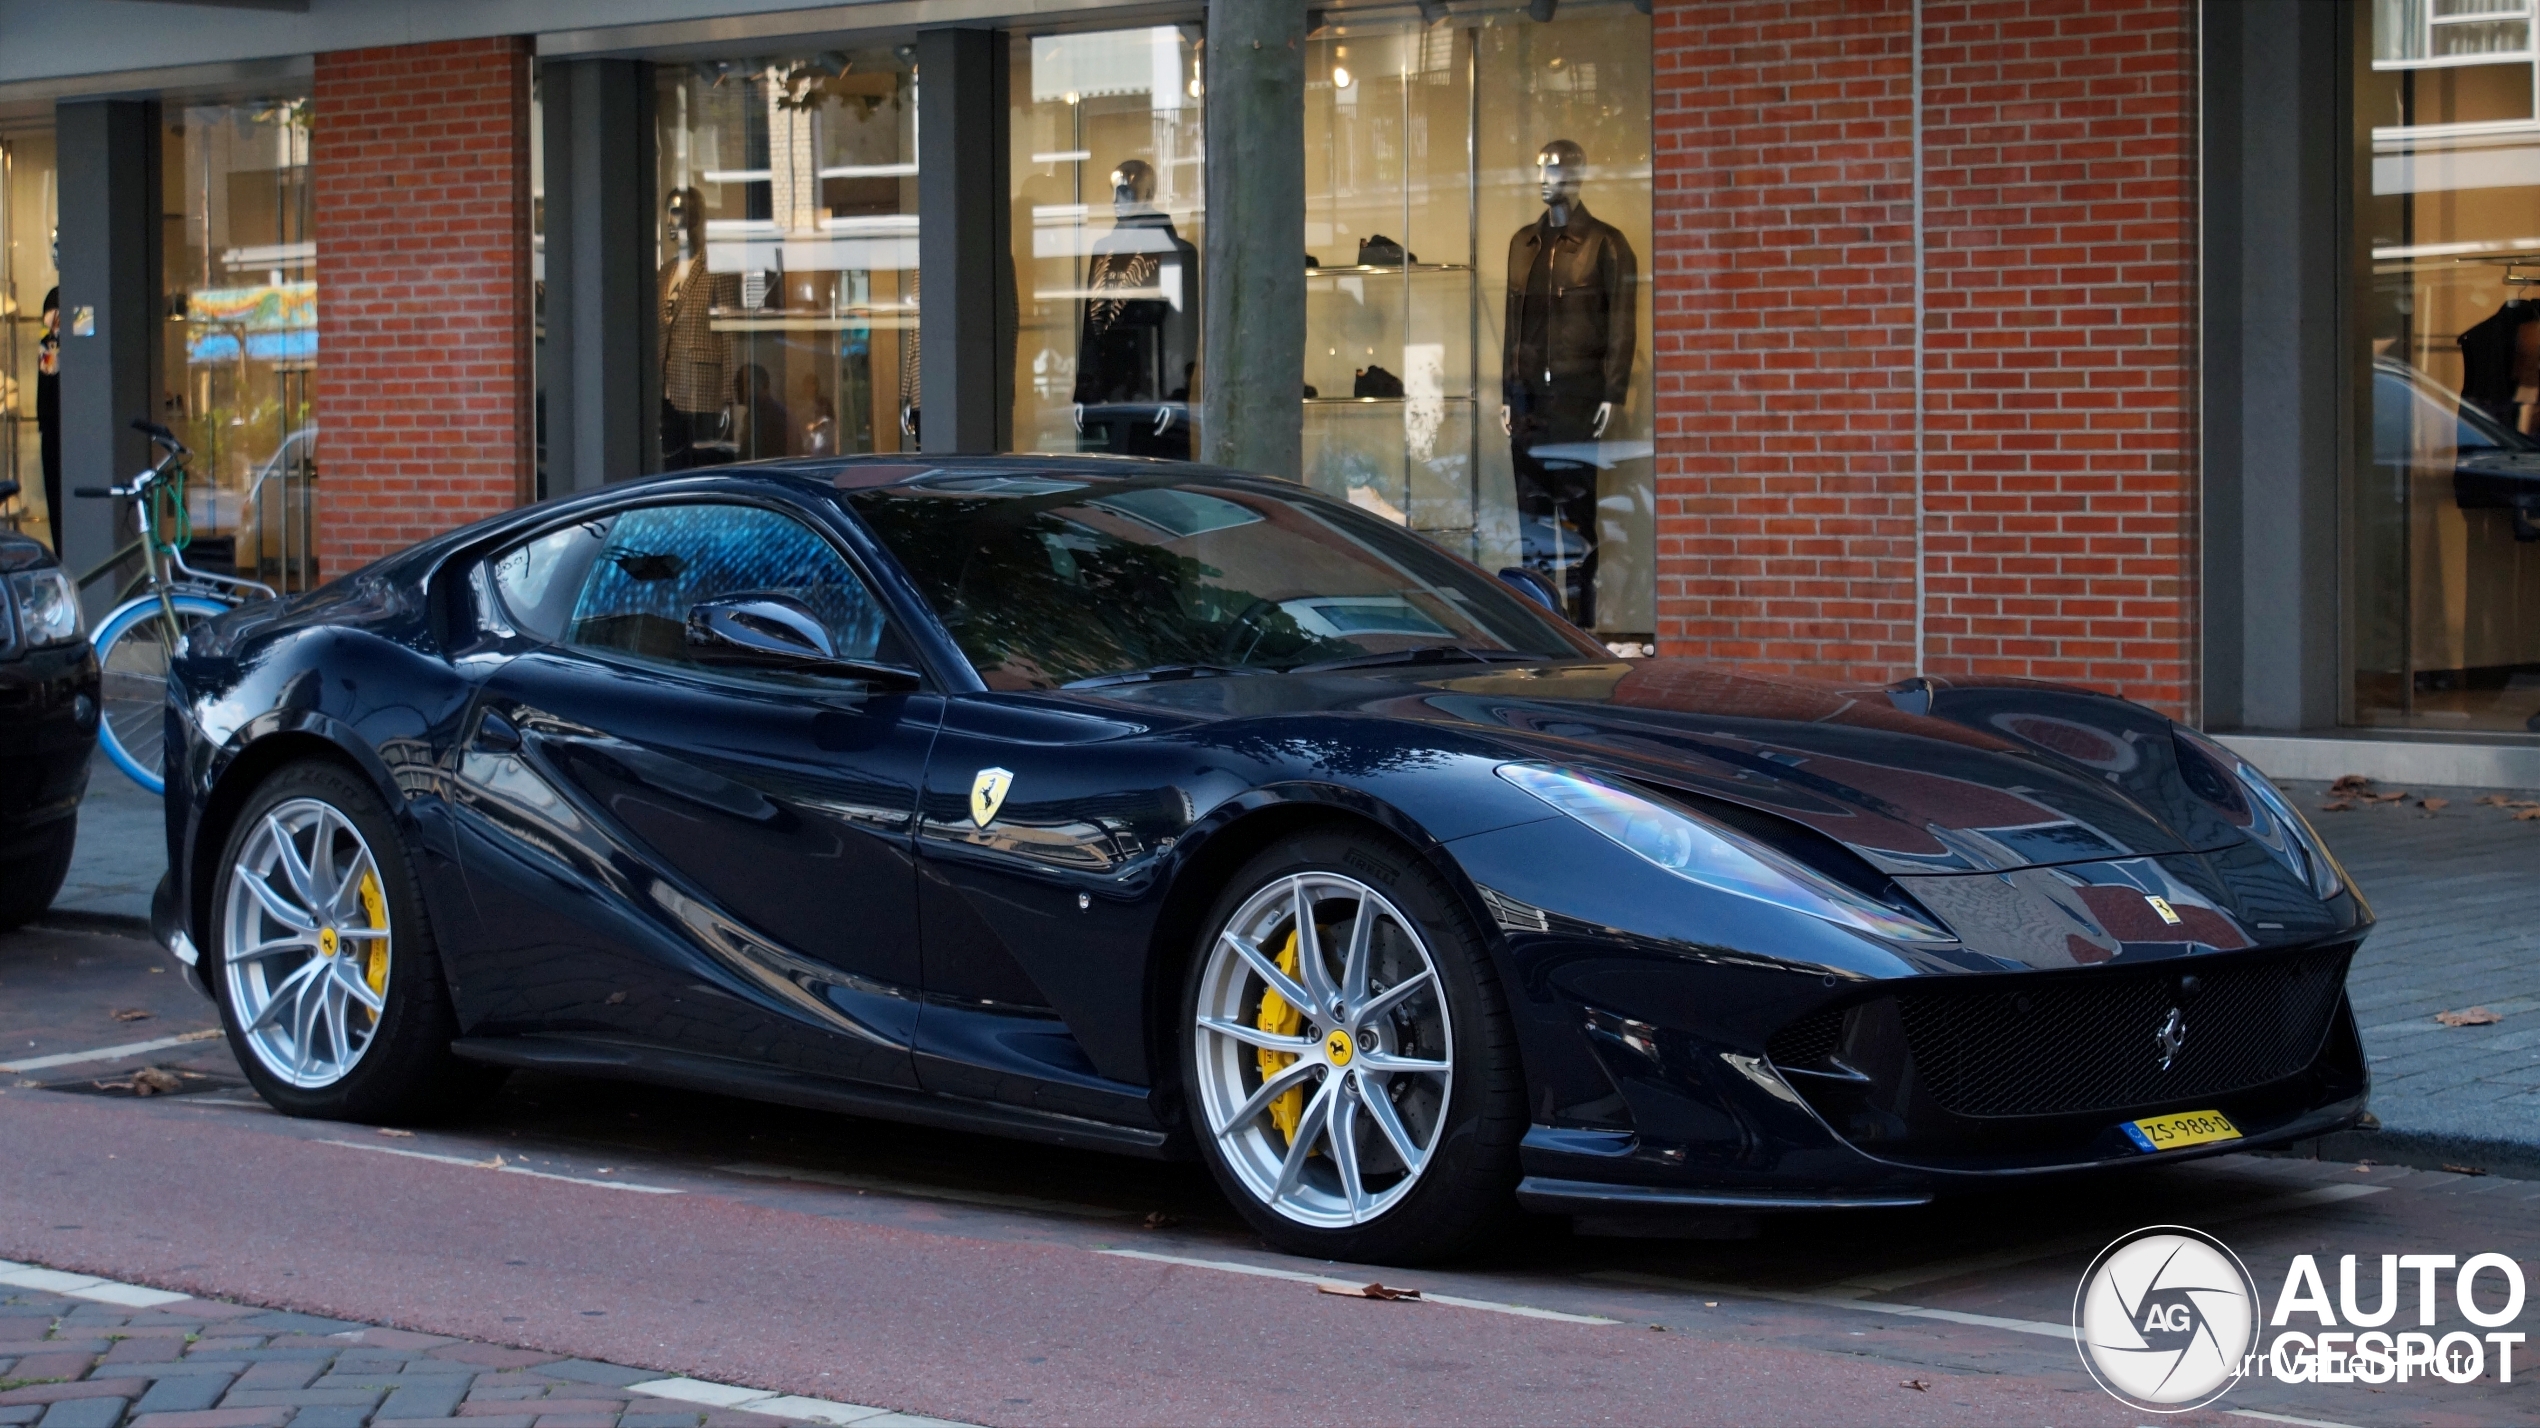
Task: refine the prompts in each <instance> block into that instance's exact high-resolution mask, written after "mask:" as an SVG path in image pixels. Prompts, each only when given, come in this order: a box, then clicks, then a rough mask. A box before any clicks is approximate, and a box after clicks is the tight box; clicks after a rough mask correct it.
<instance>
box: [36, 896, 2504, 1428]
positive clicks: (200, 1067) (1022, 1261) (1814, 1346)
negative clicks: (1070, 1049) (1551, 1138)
mask: <svg viewBox="0 0 2540 1428" xmlns="http://www.w3.org/2000/svg"><path fill="white" fill-rule="evenodd" d="M159 965H160V962H159V954H157V953H156V952H155V951H154V950H153V949H151V948H149V947H148V946H146V945H145V944H142V943H139V942H135V941H131V940H128V939H124V938H120V937H116V936H111V935H105V934H100V933H92V932H71V931H45V930H34V931H25V932H20V933H16V934H7V935H0V1063H6V1064H11V1065H16V1064H22V1063H24V1062H26V1061H28V1060H31V1059H37V1058H44V1057H51V1056H59V1055H64V1054H73V1053H77V1052H80V1051H83V1050H88V1049H92V1048H98V1047H110V1046H117V1045H124V1044H130V1043H135V1042H145V1041H151V1040H159V1039H165V1038H171V1037H175V1036H178V1035H182V1034H184V1033H188V1032H192V1031H197V1030H201V1029H207V1028H210V1027H211V1026H212V1025H213V1019H212V1017H211V1013H210V1008H209V1006H208V1005H207V1004H205V1003H203V1002H201V1001H200V1000H199V999H197V998H195V997H194V996H193V994H192V993H191V992H190V991H188V990H187V989H186V988H185V986H184V985H183V983H182V981H181V979H180V978H178V977H177V976H176V975H174V974H173V973H172V972H167V971H160V970H154V969H155V968H157V967H159ZM134 1013H146V1015H144V1016H134V1015H132V1014H134ZM118 1014H121V1018H120V1019H119V1016H118ZM144 1065H157V1066H161V1067H165V1068H170V1069H173V1070H176V1071H178V1072H180V1073H191V1074H190V1075H181V1077H180V1080H181V1081H182V1084H183V1088H184V1089H183V1090H182V1091H181V1092H180V1093H178V1094H171V1095H160V1096H153V1097H149V1098H135V1097H133V1096H131V1095H130V1094H129V1093H128V1090H123V1089H120V1088H123V1087H126V1086H128V1082H129V1077H130V1074H131V1072H132V1071H133V1070H134V1069H135V1068H137V1067H140V1066H144ZM657 1192H676V1193H657ZM2535 1205H2540V1183H2534V1182H2529V1181H2523V1180H2514V1179H2507V1178H2504V1177H2501V1176H2464V1175H2458V1174H2448V1173H2439V1172H2426V1171H2417V1170H2407V1169H2401V1168H2395V1167H2380V1166H2363V1167H2358V1166H2355V1165H2353V1164H2350V1163H2345V1162H2318V1161H2299V1160H2287V1159H2270V1158H2260V1157H2255V1156H2234V1157H2226V1158H2222V1159H2218V1160H2214V1161H2208V1162H2204V1163H2201V1164H2197V1165H2191V1166H2178V1167H2172V1168H2169V1169H2165V1170H2159V1171H2150V1172H2144V1173H2137V1174H2132V1175H2125V1176H2119V1177H2114V1178H2101V1179H2097V1180H2089V1181H2057V1182H2053V1183H2049V1184H2042V1185H2038V1186H2036V1187H2033V1188H2029V1189H2026V1190H2023V1191H2020V1192H2017V1193H2007V1194H2001V1195H1994V1196H1988V1197H1985V1198H1982V1199H1977V1200H1969V1201H1962V1202H1956V1203H1950V1204H1945V1205H1942V1206H1938V1207H1933V1208H1930V1209H1925V1210H1918V1211H1911V1212H1877V1213H1863V1214H1858V1215H1851V1216H1846V1217H1842V1218H1818V1219H1807V1220H1783V1221H1777V1222H1767V1223H1766V1224H1765V1226H1764V1228H1763V1231H1762V1233H1761V1234H1760V1235H1759V1236H1758V1237H1757V1238H1754V1239H1750V1240H1744V1241H1730V1242H1651V1241H1620V1240H1605V1239H1585V1238H1579V1237H1576V1236H1573V1235H1571V1234H1570V1233H1568V1232H1567V1231H1566V1230H1565V1229H1563V1228H1561V1227H1559V1226H1556V1225H1549V1224H1546V1225H1540V1226H1534V1227H1530V1228H1528V1229H1527V1230H1526V1231H1524V1232H1522V1233H1520V1234H1517V1235H1514V1236H1511V1237H1510V1238H1509V1240H1508V1241H1507V1242H1505V1243H1503V1244H1500V1245H1497V1246H1494V1247H1493V1248H1492V1250H1491V1251H1490V1253H1488V1254H1487V1255H1485V1256H1483V1257H1481V1258H1479V1259H1477V1260H1476V1261H1474V1262H1472V1263H1469V1264H1465V1265H1461V1266H1457V1267H1455V1268H1454V1269H1451V1270H1421V1271H1416V1272H1415V1271H1404V1270H1392V1269H1384V1270H1379V1269H1373V1268H1369V1267H1365V1266H1336V1265H1330V1264H1325V1263H1320V1262H1302V1261H1296V1260H1292V1259H1288V1258H1286V1257H1283V1256H1280V1255H1277V1254H1274V1253H1271V1252H1269V1251H1267V1250H1266V1249H1264V1248H1263V1247H1262V1246H1261V1245H1260V1243H1259V1242H1258V1241H1257V1240H1255V1239H1253V1238H1252V1237H1251V1236H1250V1235H1249V1234H1247V1233H1246V1232H1245V1231H1244V1230H1243V1228H1242V1226H1241V1224H1240V1222H1238V1221H1237V1220H1236V1218H1235V1217H1234V1215H1233V1214H1232V1213H1231V1211H1229V1210H1228V1209H1227V1208H1226V1207H1225V1205H1224V1204H1223V1203H1222V1202H1221V1201H1219V1199H1218V1198H1217V1196H1216V1193H1215V1191H1214V1189H1213V1188H1212V1187H1211V1185H1210V1184H1209V1183H1208V1181H1207V1179H1206V1177H1205V1176H1204V1175H1203V1174H1202V1173H1201V1172H1200V1171H1199V1170H1198V1169H1197V1168H1196V1167H1192V1166H1182V1165H1165V1164H1154V1163H1148V1162H1140V1161H1133V1160H1124V1159H1115V1158H1111V1157H1107V1156H1099V1155H1090V1154H1078V1153H1072V1152H1065V1151H1055V1150H1049V1149H1045V1148H1040V1147H1034V1146H1024V1145H1017V1144H1011V1143H1007V1142H1001V1141H994V1140H988V1139H985V1138H980V1137H972V1136H963V1135H952V1134H944V1133H937V1132H930V1131H922V1130H913V1129H910V1128H907V1127H902V1126H896V1125H891V1124H887V1123H881V1122H872V1121H862V1120H857V1119H854V1118H850V1117H843V1116H835V1115H825V1114H819V1113H812V1112H802V1111H793V1110H787V1109H782V1108H770V1107H760V1106H754V1105H750V1104H747V1103H742V1102H736V1101H730V1100H725V1099H720V1098H715V1097H707V1096H697V1095H689V1094H684V1093H676V1092H666V1091H659V1090H653V1089H648V1088H640V1087H628V1086H621V1085H615V1084H611V1083H606V1082H598V1081H585V1080H577V1079H567V1078H561V1077H552V1076H532V1075H523V1076H519V1077H517V1078H515V1079H514V1081H513V1082H512V1083H511V1085H510V1087H509V1088H508V1089H507V1090H506V1092H505V1093H504V1094H503V1096H502V1097H501V1098H500V1100H499V1101H498V1102H497V1103H496V1104H495V1105H494V1106H493V1107H492V1108H490V1109H489V1111H488V1112H487V1113H486V1114H485V1115H484V1116H483V1117H482V1118H480V1119H478V1120H476V1121H473V1122H471V1123H469V1124H467V1125H464V1126H458V1127H452V1128H448V1129H443V1130H430V1131H424V1132H420V1133H418V1134H415V1135H411V1136H390V1135H384V1134H381V1133H379V1132H378V1131H377V1130H376V1128H373V1127H368V1126H348V1125H341V1124H330V1123H322V1122H307V1121H293V1120H289V1119H286V1118H284V1117H281V1116H278V1115H275V1114H272V1113H271V1112H269V1111H267V1110H265V1109H264V1108H263V1107H262V1106H261V1104H260V1103H258V1102H257V1101H256V1100H255V1099H254V1097H253V1096H252V1095H251V1094H250V1093H248V1092H246V1091H245V1090H244V1089H243V1087H242V1086H241V1085H240V1084H239V1083H238V1081H237V1068H236V1065H235V1063H234V1062H233V1061H231V1060H230V1058H229V1054H228V1051H227V1049H226V1047H225V1045H223V1044H221V1043H219V1042H217V1041H196V1042H186V1043H181V1044H179V1045H176V1046H173V1047H169V1048H166V1049H163V1050H159V1051H155V1052H151V1053H146V1054H143V1055H140V1056H135V1057H126V1058H121V1059H115V1060H108V1061H97V1062H78V1063H73V1064H67V1065H56V1066H53V1067H50V1068H44V1069H35V1070H31V1071H27V1072H23V1073H18V1074H0V1258H8V1259H15V1260H22V1261H28V1262H32V1263H39V1264H43V1265H47V1266H51V1267H54V1268H60V1269H69V1270H75V1271H80V1272H83V1273H90V1274H100V1275H107V1276H111V1277H113V1278H117V1279H123V1280H129V1281H134V1282H139V1283H143V1284H149V1285H155V1286H159V1287H163V1288H169V1289H175V1290H180V1291H186V1292H190V1293H197V1294H203V1295H216V1296H221V1297H226V1298H230V1299H235V1300H240V1301H243V1302H246V1303H252V1304H261V1305H268V1306H273V1307H276V1308H288V1309H296V1310H301V1311H304V1312H308V1313H313V1314H321V1315H326V1316H330V1317H333V1318H339V1319H347V1320H358V1321H363V1322H368V1323H377V1324H385V1325H390V1326H394V1327H397V1328H402V1329H408V1330H414V1331H419V1332H423V1333H432V1334H449V1335H458V1336H464V1337H468V1338H474V1339H483V1340H491V1341H495V1342H500V1343H507V1344H516V1345H521V1346H525V1347H530V1348H536V1349H541V1350H545V1351H548V1352H552V1353H561V1354H570V1355H576V1356H580V1357H583V1358H589V1359H602V1360H608V1361H611V1362H615V1363H621V1364H627V1365H632V1366H636V1367H640V1368H646V1369H657V1370H661V1371H663V1372H665V1373H687V1374H693V1375H696V1376H699V1377H704V1378H712V1379H716V1380H720V1381H725V1382H735V1383H742V1384H748V1385H752V1386H755V1387H760V1388H766V1389H771V1390H776V1391H779V1392H786V1393H798V1394H806V1395H811V1396H815V1397H823V1398H834V1399H845V1400H850V1401H854V1402H860V1403H867V1404H878V1405H886V1406H889V1407H893V1408H898V1409H903V1410H907V1411H911V1412H917V1413H924V1414H930V1415H935V1416H940V1417H945V1418H952V1419H961V1420H967V1421H971V1422H978V1423H1061V1422H1092V1421H1101V1422H1171V1423H1182V1422H1230V1423H1249V1422H1278V1423H1322V1422H1331V1423H1342V1422H1347V1423H1352V1424H1368V1423H1388V1422H1404V1423H1413V1422H1417V1423H1428V1422H1440V1423H1447V1422H1456V1423H1462V1422H1475V1423H1495V1422H1633V1423H1694V1422H1716V1423H1736V1424H1756V1423H1924V1422H1936V1423H2135V1422H2141V1421H2143V1420H2144V1418H2145V1417H2146V1415H2143V1414H2140V1413H2136V1412H2133V1411H2130V1410H2127V1409H2125V1408H2123V1407H2122V1406H2121V1405H2119V1404H2118V1403H2116V1402H2115V1401H2113V1400H2111V1399H2109V1398H2108V1397H2106V1396H2104V1395H2103V1394H2102V1393H2101V1391H2100V1390H2099V1389H2098V1388H2097V1387H2096V1386H2095V1385H2094V1384H2093V1383H2092V1381H2091V1380H2090V1379H2089V1378H2088V1377H2087V1376H2086V1375H2085V1373H2084V1372H2083V1371H2082V1369H2081V1367H2080V1365H2079V1362H2078V1360H2077V1358H2076V1356H2075V1353H2074V1349H2073V1346H2072V1344H2071V1343H2070V1341H2069V1338H2068V1337H2066V1336H2064V1335H2063V1334H2061V1333H2060V1332H2059V1326H2061V1325H2064V1324H2067V1323H2069V1319H2070V1315H2071V1309H2072V1303H2073V1293H2074V1288H2075V1284H2076V1281H2077V1279H2078V1277H2079V1275H2080V1273H2081V1271H2082V1270H2083V1269H2084V1268H2085V1267H2086V1265H2087V1264H2088V1263H2089V1261H2090V1259H2091V1257H2092V1256H2093V1255H2094V1254H2095V1253H2096V1251H2097V1250H2098V1249H2099V1248H2100V1247H2101V1246H2102V1245H2104V1244H2105V1243H2106V1242H2107V1241H2108V1240H2110V1239H2111V1238H2113V1237H2115V1236H2116V1235H2118V1234H2121V1233H2123V1232H2124V1231H2126V1230H2129V1229H2133V1228H2135V1227H2138V1226H2141V1225H2146V1224H2157V1223H2173V1224H2185V1225H2192V1226H2197V1227H2199V1228H2203V1229H2206V1230H2209V1231H2211V1232H2213V1233H2215V1234H2217V1235H2219V1236H2220V1237H2222V1238H2223V1239H2224V1240H2225V1241H2226V1242H2228V1243H2229V1244H2230V1245H2231V1247H2232V1248H2233V1249H2234V1250H2236V1251H2237V1252H2238V1253H2239V1254H2240V1256H2241V1257H2242V1259H2243V1260H2244V1261H2246V1263H2247V1264H2248V1266H2249V1268H2250V1270H2251V1271H2252V1273H2253V1275H2254V1276H2255V1278H2256V1280H2257V1282H2258V1285H2259V1288H2260V1291H2261V1294H2262V1296H2263V1297H2265V1298H2267V1299H2269V1300H2272V1298H2273V1297H2274V1295H2275V1293H2276V1290H2277V1286H2278V1285H2279V1284H2280V1283H2281V1282H2282V1281H2283V1278H2284V1275H2285V1273H2286V1269H2287V1265H2288V1262H2289V1259H2290V1257H2291V1256H2292V1255H2295V1254H2300V1253H2309V1254H2314V1255H2318V1256H2321V1263H2322V1264H2323V1265H2324V1266H2325V1267H2326V1273H2327V1278H2328V1281H2329V1285H2328V1288H2329V1293H2330V1294H2331V1295H2332V1296H2334V1295H2335V1293H2336V1292H2337V1285H2336V1278H2337V1275H2336V1260H2335V1256H2337V1255H2340V1254H2346V1253H2354V1254H2359V1255H2363V1256H2366V1259H2367V1263H2369V1262H2370V1261H2371V1260H2373V1259H2375V1258H2377V1257H2378V1256H2379V1255H2380V1254H2383V1253H2396V1254H2409V1253H2437V1254H2452V1255H2455V1256H2457V1257H2459V1258H2461V1259H2467V1258H2468V1257H2469V1256H2470V1255H2473V1254H2477V1253H2481V1252H2485V1251H2491V1250H2494V1251H2502V1252H2504V1253H2506V1254H2509V1255H2511V1256H2513V1257H2514V1258H2516V1259H2517V1260H2519V1261H2521V1262H2522V1263H2523V1264H2524V1266H2525V1269H2526V1274H2527V1275H2529V1274H2531V1273H2532V1272H2533V1270H2534V1269H2535V1268H2540V1227H2536V1226H2535V1217H2534V1215H2533V1213H2532V1212H2533V1209H2534V1207H2535ZM1317 1278H1324V1279H1330V1280H1338V1281H1351V1282H1364V1281H1368V1280H1381V1281H1382V1282H1384V1283H1387V1284H1391V1285H1407V1286H1411V1287H1416V1288H1418V1289H1420V1290H1422V1291H1423V1293H1424V1294H1426V1295H1428V1296H1430V1302H1425V1303H1417V1304H1413V1303H1387V1302H1379V1301H1371V1300H1364V1299H1350V1298H1342V1297H1338V1296H1333V1295H1327V1294H1322V1293H1319V1292H1317V1290H1316V1288H1315V1286H1314V1284H1313V1283H1312V1282H1311V1281H1312V1280H1314V1279H1317ZM2368 1278H2369V1276H2368ZM2444 1289H2445V1292H2444V1294H2443V1295H2442V1296H2441V1298H2442V1300H2443V1302H2441V1303H2439V1304H2437V1305H2436V1306H2435V1307H2436V1309H2437V1310H2438V1314H2437V1318H2438V1320H2439V1322H2438V1323H2437V1324H2436V1326H2435V1327H2434V1328H2433V1330H2432V1332H2434V1333H2436V1334H2437V1335H2440V1334H2442V1333H2445V1332H2448V1331H2450V1330H2452V1329H2460V1328H2468V1327H2470V1326H2469V1325H2468V1324H2466V1323H2465V1322H2462V1321H2461V1319H2460V1314H2459V1311H2458V1309H2457V1308H2456V1307H2455V1306H2454V1305H2453V1304H2452V1303H2451V1302H2450V1295H2449V1285H2448V1283H2447V1284H2446V1285H2445V1286H2444ZM2535 1290H2540V1282H2535ZM2366 1293H2367V1297H2369V1294H2370V1291H2369V1290H2367V1291H2366ZM1440 1296H1446V1297H1448V1298H1449V1299H1452V1300H1454V1301H1459V1302H1444V1301H1442V1300H1441V1299H1440V1298H1439V1297H1440ZM2490 1297H2491V1298H2492V1295H2491V1296H2490ZM2409 1299H2410V1305H2411V1306H2413V1297H2412V1296H2409ZM2524 1321H2525V1322H2524V1323H2522V1324H2517V1325H2514V1326H2508V1327H2530V1328H2533V1329H2535V1330H2540V1293H2535V1295H2534V1303H2533V1305H2532V1307H2531V1308H2530V1309H2529V1310H2527V1311H2526V1313H2525V1315H2524ZM2299 1326H2300V1325H2299V1323H2298V1322H2297V1325H2296V1327H2299ZM2390 1327H2392V1328H2393V1329H2396V1328H2399V1327H2402V1325H2400V1324H2393V1325H2391V1326H2390ZM1659 1330H1663V1332H1659ZM2532 1352H2534V1353H2540V1346H2534V1347H2533V1349H2532ZM2529 1357H2531V1354H2529V1353H2526V1354H2523V1355H2522V1356H2521V1358H2518V1360H2517V1362H2516V1364H2515V1369H2516V1374H2515V1378H2514V1380H2513V1382H2512V1383H2510V1384H2500V1383H2498V1382H2497V1380H2496V1377H2495V1374H2494V1372H2493V1370H2492V1368H2491V1370H2490V1372H2489V1373H2488V1374H2487V1375H2486V1376H2485V1377H2483V1378H2481V1379H2480V1380H2478V1381H2476V1382H2473V1383H2468V1384H2460V1385H2454V1384H2449V1383H2446V1382H2443V1381H2441V1380H2439V1379H2435V1380H2426V1379H2419V1380H2417V1381H2413V1382H2410V1383H2407V1384H2404V1385H2398V1384H2391V1385H2384V1386H2382V1387H2380V1388H2377V1389H2376V1388H2371V1387H2368V1386H2364V1385H2352V1386H2329V1385H2287V1384H2281V1383H2275V1382H2271V1381H2265V1380H2259V1379H2251V1380H2245V1381H2244V1382H2243V1383H2242V1385H2241V1386H2240V1387H2238V1388H2236V1389H2235V1390H2233V1391H2232V1392H2231V1394H2229V1395H2228V1396H2227V1397H2226V1398H2225V1399H2224V1400H2223V1401H2222V1402H2221V1403H2220V1404H2218V1405H2217V1406H2216V1409H2213V1410H2207V1411H2205V1412H2202V1413H2198V1414H2189V1415H2181V1416H2180V1417H2178V1418H2173V1419H2170V1420H2168V1421H2172V1422H2178V1421H2190V1422H2196V1421H2203V1422H2224V1421H2231V1422H2241V1423H2246V1422H2249V1421H2252V1419H2250V1418H2246V1417H2241V1418H2229V1419H2226V1418H2225V1417H2223V1416H2221V1415H2220V1413H2219V1412H2218V1410H2237V1411H2238V1412H2241V1413H2244V1414H2257V1415H2280V1416H2281V1418H2282V1419H2285V1420H2293V1421H2312V1422H2321V1423H2332V1424H2334V1423H2349V1424H2366V1423H2376V1424H2377V1423H2402V1422H2406V1423H2447V1422H2460V1423H2498V1422H2507V1421H2540V1398H2535V1397H2534V1393H2535V1390H2534V1389H2533V1388H2532V1387H2531V1386H2530V1384H2529V1382H2528V1381H2527V1379H2526V1374H2525V1364H2524V1363H2523V1362H2522V1361H2521V1359H2527V1358H2529ZM2529 1373H2530V1374H2534V1375H2540V1364H2534V1365H2532V1366H2531V1367H2530V1369H2529ZM1917 1385H1919V1386H1917Z"/></svg>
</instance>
